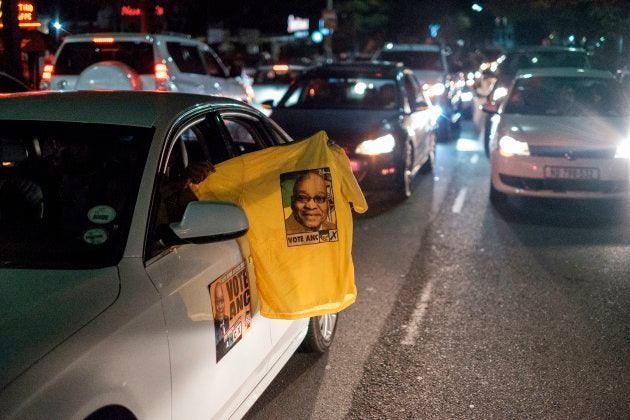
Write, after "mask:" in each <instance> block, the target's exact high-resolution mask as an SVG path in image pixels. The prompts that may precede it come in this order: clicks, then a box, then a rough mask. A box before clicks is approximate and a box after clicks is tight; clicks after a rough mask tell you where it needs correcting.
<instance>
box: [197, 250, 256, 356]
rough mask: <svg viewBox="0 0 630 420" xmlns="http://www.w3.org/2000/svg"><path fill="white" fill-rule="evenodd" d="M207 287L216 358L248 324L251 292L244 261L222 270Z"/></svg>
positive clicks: (244, 332)
mask: <svg viewBox="0 0 630 420" xmlns="http://www.w3.org/2000/svg"><path fill="white" fill-rule="evenodd" d="M208 289H209V290H210V302H211V304H212V314H213V318H214V336H215V343H216V355H217V362H219V360H221V359H222V358H223V356H225V355H226V354H227V353H228V352H229V351H230V350H232V349H233V348H234V346H236V344H237V343H238V342H239V341H240V340H241V339H242V338H243V336H245V335H246V334H247V333H248V332H249V331H250V330H251V328H252V316H253V315H252V304H251V292H250V288H249V278H248V277H247V268H246V266H245V262H244V261H243V262H241V263H240V264H238V265H236V266H234V267H232V268H231V269H230V270H228V271H226V272H225V273H223V274H222V275H221V277H219V278H218V279H216V280H215V281H214V282H212V283H211V284H210V285H209V286H208Z"/></svg>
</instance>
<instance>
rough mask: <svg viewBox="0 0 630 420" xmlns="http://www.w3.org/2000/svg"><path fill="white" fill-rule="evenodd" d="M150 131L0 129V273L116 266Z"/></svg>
mask: <svg viewBox="0 0 630 420" xmlns="http://www.w3.org/2000/svg"><path fill="white" fill-rule="evenodd" d="M152 132H153V130H152V129H147V128H136V127H127V126H109V125H95V124H80V123H50V122H34V121H2V122H0V133H1V134H0V160H1V161H2V166H1V167H0V171H1V172H0V266H5V267H47V268H91V267H105V266H110V265H114V264H116V263H117V262H118V261H119V260H120V258H121V257H122V253H123V249H124V246H125V243H126V239H127V234H128V231H129V225H130V220H131V215H132V212H133V208H134V205H135V199H136V196H137V193H138V188H139V184H140V178H141V176H142V172H143V170H144V165H145V162H146V157H147V153H148V148H149V145H150V143H151V138H152Z"/></svg>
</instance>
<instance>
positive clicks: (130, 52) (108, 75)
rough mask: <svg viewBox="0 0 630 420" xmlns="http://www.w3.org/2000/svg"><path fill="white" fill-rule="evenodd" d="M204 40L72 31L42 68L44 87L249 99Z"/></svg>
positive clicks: (236, 72) (248, 93)
mask: <svg viewBox="0 0 630 420" xmlns="http://www.w3.org/2000/svg"><path fill="white" fill-rule="evenodd" d="M240 74H241V73H240V71H239V69H236V68H234V72H232V73H230V71H229V69H228V68H227V67H226V66H225V65H224V64H223V62H222V61H221V59H220V58H219V56H218V55H217V54H216V53H215V51H214V50H213V49H212V48H210V46H208V45H207V44H206V43H204V42H201V41H198V40H196V39H192V38H191V37H190V36H187V35H181V34H146V33H131V32H130V33H123V32H103V33H91V34H89V33H88V34H77V35H68V36H66V37H64V39H63V42H62V43H61V45H60V46H59V48H58V49H57V51H56V52H55V54H54V60H53V62H52V64H47V65H46V66H44V71H43V74H42V79H41V82H40V89H41V90H62V91H68V90H98V89H107V90H109V89H115V90H158V91H173V92H184V93H193V94H202V95H218V96H225V97H229V98H233V99H237V100H241V101H243V102H247V103H251V102H252V101H253V99H254V97H253V91H252V90H251V87H249V88H248V87H247V86H245V85H244V84H243V83H241V82H239V81H238V80H236V77H238V76H240Z"/></svg>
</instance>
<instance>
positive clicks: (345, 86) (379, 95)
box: [279, 77, 401, 110]
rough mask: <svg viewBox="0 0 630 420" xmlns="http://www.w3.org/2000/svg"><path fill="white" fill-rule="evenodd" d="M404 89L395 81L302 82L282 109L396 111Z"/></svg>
mask: <svg viewBox="0 0 630 420" xmlns="http://www.w3.org/2000/svg"><path fill="white" fill-rule="evenodd" d="M400 105H401V95H400V89H399V88H398V85H397V84H396V81H395V80H393V79H378V78H359V77H356V78H355V77H327V78H323V77H321V78H313V79H308V78H305V79H302V80H300V81H298V82H297V83H295V84H294V85H293V86H292V87H291V89H290V90H289V91H288V92H287V93H286V95H285V96H284V98H283V99H282V101H281V102H280V104H279V106H280V107H286V108H320V109H321V108H335V109H374V110H377V109H378V110H385V109H396V108H398V107H399V106H400Z"/></svg>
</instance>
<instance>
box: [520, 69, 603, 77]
mask: <svg viewBox="0 0 630 420" xmlns="http://www.w3.org/2000/svg"><path fill="white" fill-rule="evenodd" d="M531 77H599V78H604V79H614V78H615V76H614V75H613V74H612V73H611V72H609V71H607V70H592V69H578V68H571V67H547V68H544V67H541V68H537V69H523V70H519V71H518V72H517V74H516V78H517V79H527V78H531Z"/></svg>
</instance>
